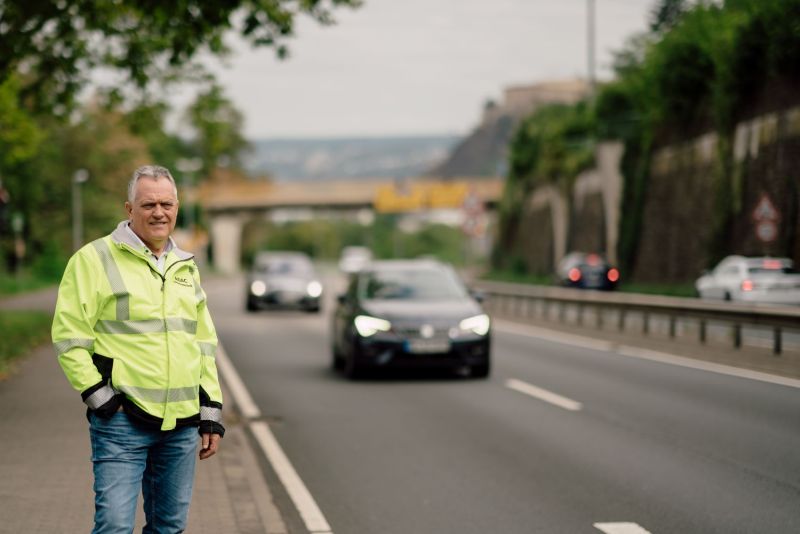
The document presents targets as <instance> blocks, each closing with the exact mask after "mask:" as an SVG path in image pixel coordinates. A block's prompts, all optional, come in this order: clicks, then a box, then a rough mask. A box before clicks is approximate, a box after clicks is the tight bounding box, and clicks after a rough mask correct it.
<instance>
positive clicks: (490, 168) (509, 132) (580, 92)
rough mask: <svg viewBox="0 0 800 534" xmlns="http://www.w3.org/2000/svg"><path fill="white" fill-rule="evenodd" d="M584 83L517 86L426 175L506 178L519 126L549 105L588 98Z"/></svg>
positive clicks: (485, 111)
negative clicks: (513, 138) (509, 148)
mask: <svg viewBox="0 0 800 534" xmlns="http://www.w3.org/2000/svg"><path fill="white" fill-rule="evenodd" d="M588 90H589V86H588V85H587V83H586V82H585V81H583V80H553V81H546V82H539V83H534V84H530V85H516V86H510V87H506V88H505V89H504V90H503V98H502V100H501V101H500V103H494V102H490V103H488V104H487V105H486V106H485V107H484V109H483V117H482V119H481V123H480V124H479V125H478V126H477V127H476V128H475V129H474V130H473V131H472V132H471V133H470V134H469V135H467V136H466V137H465V138H464V139H463V140H461V142H460V143H459V144H458V146H456V147H455V148H454V150H453V151H452V152H451V153H450V155H449V156H448V157H447V159H445V160H443V161H441V162H440V163H438V164H437V165H433V166H432V167H431V168H430V169H428V170H427V171H426V173H425V174H426V175H429V176H440V177H443V178H450V177H454V176H503V175H505V173H506V170H507V166H508V165H507V161H508V154H507V148H508V144H509V142H510V141H511V138H512V136H513V135H514V130H515V129H516V127H517V125H518V124H519V122H520V121H521V120H522V119H523V118H525V117H526V116H528V115H529V114H531V113H533V111H534V110H536V109H538V108H539V107H541V106H546V105H548V104H555V103H561V104H574V103H575V102H578V101H579V100H582V99H583V98H584V97H585V96H586V95H587V94H588Z"/></svg>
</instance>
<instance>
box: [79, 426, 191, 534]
mask: <svg viewBox="0 0 800 534" xmlns="http://www.w3.org/2000/svg"><path fill="white" fill-rule="evenodd" d="M89 435H90V437H91V441H92V463H93V464H94V494H95V498H94V502H95V515H94V530H92V534H117V533H125V534H130V533H132V532H133V527H134V523H135V520H136V501H137V499H138V497H139V488H141V491H142V495H143V496H144V513H145V518H146V520H147V524H146V525H145V527H144V529H143V530H142V533H143V534H176V533H180V532H183V531H184V530H185V528H186V518H187V516H188V514H189V503H191V500H192V484H193V483H194V466H195V458H196V453H197V445H198V440H199V437H198V434H197V428H195V427H191V426H189V427H183V428H179V429H175V430H170V431H167V432H162V431H160V430H149V429H144V428H141V427H137V426H135V425H134V424H133V423H131V422H130V421H129V420H128V416H127V415H125V413H124V412H121V411H120V412H117V413H115V414H114V416H113V417H111V419H103V418H101V417H97V416H96V415H94V414H91V415H90V417H89Z"/></svg>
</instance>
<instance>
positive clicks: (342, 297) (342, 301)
mask: <svg viewBox="0 0 800 534" xmlns="http://www.w3.org/2000/svg"><path fill="white" fill-rule="evenodd" d="M336 302H338V303H339V304H345V303H346V302H347V294H346V293H340V294H338V295H336Z"/></svg>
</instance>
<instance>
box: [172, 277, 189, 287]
mask: <svg viewBox="0 0 800 534" xmlns="http://www.w3.org/2000/svg"><path fill="white" fill-rule="evenodd" d="M173 280H175V283H176V284H179V285H182V286H185V287H194V285H193V284H192V281H191V280H189V279H188V278H185V277H183V276H178V275H177V274H176V275H175V278H173Z"/></svg>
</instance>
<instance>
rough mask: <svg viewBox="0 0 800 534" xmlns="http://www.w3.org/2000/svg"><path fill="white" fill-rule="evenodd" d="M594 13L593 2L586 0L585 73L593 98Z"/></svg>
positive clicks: (594, 82)
mask: <svg viewBox="0 0 800 534" xmlns="http://www.w3.org/2000/svg"><path fill="white" fill-rule="evenodd" d="M594 34H595V12H594V0H586V56H587V61H586V62H587V71H588V73H587V74H588V76H589V94H590V95H591V96H592V97H594V92H595V85H596V83H597V82H596V79H595V72H594V41H595V35H594Z"/></svg>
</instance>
